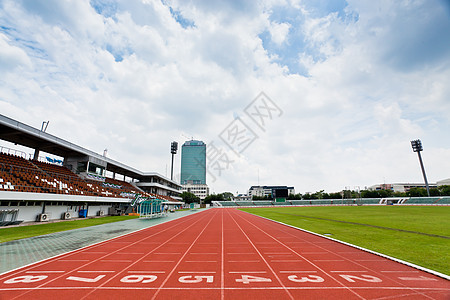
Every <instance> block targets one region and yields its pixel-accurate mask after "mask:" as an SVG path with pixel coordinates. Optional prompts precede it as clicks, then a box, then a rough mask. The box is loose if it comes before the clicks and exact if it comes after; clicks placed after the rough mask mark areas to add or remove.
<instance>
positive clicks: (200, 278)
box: [178, 275, 214, 283]
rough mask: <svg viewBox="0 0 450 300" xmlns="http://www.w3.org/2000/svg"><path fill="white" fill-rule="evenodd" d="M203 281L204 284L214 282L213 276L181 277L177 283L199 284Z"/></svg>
mask: <svg viewBox="0 0 450 300" xmlns="http://www.w3.org/2000/svg"><path fill="white" fill-rule="evenodd" d="M203 279H205V280H206V282H214V276H194V277H192V276H191V275H188V276H181V277H180V278H178V281H179V282H181V283H199V282H202V281H203Z"/></svg>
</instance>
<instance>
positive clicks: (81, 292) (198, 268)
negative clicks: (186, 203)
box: [0, 208, 450, 300]
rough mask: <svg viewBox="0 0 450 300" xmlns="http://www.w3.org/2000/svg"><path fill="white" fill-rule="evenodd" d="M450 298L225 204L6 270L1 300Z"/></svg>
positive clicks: (434, 284)
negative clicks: (15, 268) (222, 206)
mask: <svg viewBox="0 0 450 300" xmlns="http://www.w3.org/2000/svg"><path fill="white" fill-rule="evenodd" d="M112 298H113V299H118V298H119V299H121V300H124V299H144V298H145V299H183V300H187V299H246V300H250V299H258V300H262V299H346V300H350V299H399V298H400V299H450V281H448V280H446V279H444V278H440V277H437V276H434V275H431V274H429V273H425V272H422V271H419V270H416V269H414V268H411V267H408V266H405V265H403V264H400V263H397V262H394V261H391V260H388V259H385V258H383V257H380V256H377V255H374V254H370V253H367V252H364V251H362V250H358V249H356V248H353V247H350V246H346V245H343V244H341V243H337V242H334V241H331V240H328V239H325V238H322V237H319V236H315V235H313V234H310V233H306V232H303V231H300V230H297V229H294V228H291V227H288V226H285V225H281V224H278V223H275V222H272V221H269V220H266V219H263V218H260V217H257V216H253V215H250V214H247V213H245V212H242V211H239V210H236V209H225V208H216V209H209V210H206V211H203V212H200V213H197V214H193V215H190V216H187V217H184V218H181V219H176V220H173V221H170V222H167V223H164V224H160V225H157V226H154V227H150V228H147V229H144V230H140V231H137V232H134V233H131V234H128V235H125V236H122V237H118V238H115V239H112V240H108V241H106V242H102V243H99V244H95V245H92V246H89V247H86V248H82V249H79V250H76V251H73V252H69V253H66V254H63V255H60V256H57V257H55V258H52V259H48V260H45V261H42V262H39V263H36V264H33V265H30V266H27V267H23V268H21V269H18V270H15V271H11V272H9V273H5V274H2V275H0V299H8V300H9V299H61V300H63V299H96V300H99V299H112Z"/></svg>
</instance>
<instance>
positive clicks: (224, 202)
mask: <svg viewBox="0 0 450 300" xmlns="http://www.w3.org/2000/svg"><path fill="white" fill-rule="evenodd" d="M219 203H220V204H222V206H238V205H237V204H236V202H233V201H219Z"/></svg>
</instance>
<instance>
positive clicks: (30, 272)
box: [25, 271, 66, 274]
mask: <svg viewBox="0 0 450 300" xmlns="http://www.w3.org/2000/svg"><path fill="white" fill-rule="evenodd" d="M64 272H66V271H27V272H25V273H26V274H33V273H34V274H40V273H64Z"/></svg>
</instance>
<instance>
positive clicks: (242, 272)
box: [228, 271, 267, 274]
mask: <svg viewBox="0 0 450 300" xmlns="http://www.w3.org/2000/svg"><path fill="white" fill-rule="evenodd" d="M228 273H230V274H263V273H267V272H266V271H230V272H228Z"/></svg>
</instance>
